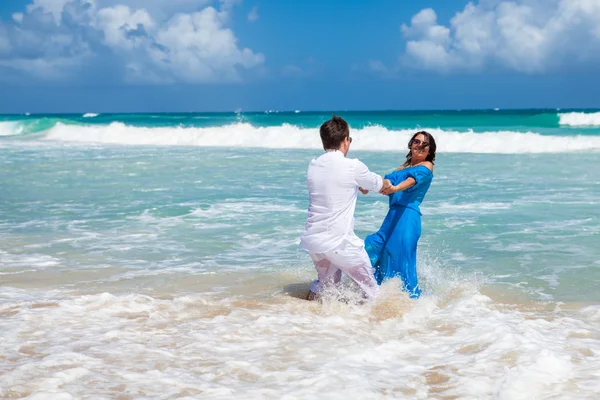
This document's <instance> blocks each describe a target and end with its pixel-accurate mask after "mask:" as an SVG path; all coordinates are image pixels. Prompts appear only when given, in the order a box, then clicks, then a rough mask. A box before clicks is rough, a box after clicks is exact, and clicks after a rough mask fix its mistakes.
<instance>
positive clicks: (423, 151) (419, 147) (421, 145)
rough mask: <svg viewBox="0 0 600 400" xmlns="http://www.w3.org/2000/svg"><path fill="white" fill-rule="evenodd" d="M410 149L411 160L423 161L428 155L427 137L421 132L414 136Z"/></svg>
mask: <svg viewBox="0 0 600 400" xmlns="http://www.w3.org/2000/svg"><path fill="white" fill-rule="evenodd" d="M410 151H411V153H412V159H413V161H417V162H422V161H425V159H426V158H427V156H428V155H429V142H427V137H426V136H425V135H423V134H422V133H419V134H418V135H417V136H415V138H414V139H413V142H412V145H411V146H410Z"/></svg>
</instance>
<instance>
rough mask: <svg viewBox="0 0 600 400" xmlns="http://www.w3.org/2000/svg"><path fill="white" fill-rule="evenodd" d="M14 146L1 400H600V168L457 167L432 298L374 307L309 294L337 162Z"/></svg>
mask: <svg viewBox="0 0 600 400" xmlns="http://www.w3.org/2000/svg"><path fill="white" fill-rule="evenodd" d="M2 143H3V145H2V146H3V148H2V152H0V182H1V186H2V194H1V195H0V235H1V237H2V241H1V244H0V282H1V286H0V332H2V339H3V340H2V341H0V395H1V396H0V397H3V398H29V399H63V398H64V399H70V398H93V399H99V398H106V399H115V398H119V399H128V398H132V399H170V398H190V399H191V398H199V397H201V398H231V397H234V396H235V397H243V398H285V396H288V398H308V397H318V398H341V397H350V398H385V397H386V396H387V397H390V398H395V397H398V398H409V399H412V398H414V399H419V398H427V397H429V398H445V399H452V398H460V399H470V398H472V399H476V398H477V399H480V398H497V399H531V398H569V399H594V398H598V397H599V396H600V384H599V383H598V382H600V379H599V378H600V373H599V372H598V371H600V305H599V304H600V295H599V293H600V290H599V289H600V279H599V278H600V272H599V271H600V269H599V266H600V246H598V243H600V240H599V239H600V214H599V212H598V211H597V210H598V205H599V204H600V179H598V175H597V174H596V171H598V169H599V168H600V159H599V158H598V154H597V153H594V152H568V153H567V152H566V153H550V154H476V153H470V154H464V153H445V152H440V153H438V159H437V162H436V169H435V178H434V181H433V183H432V186H431V189H430V192H429V193H428V195H427V197H426V199H425V202H424V204H423V207H422V211H423V214H424V216H423V235H422V237H421V240H420V243H419V256H418V257H419V261H418V269H419V276H420V279H421V282H422V285H423V287H424V296H423V297H422V298H421V299H419V300H417V301H412V300H409V299H408V297H407V296H406V295H405V294H404V293H402V292H400V291H399V290H398V282H393V281H392V282H389V283H388V284H386V286H385V287H384V291H383V294H382V296H380V298H379V299H378V300H377V301H376V302H374V303H372V304H358V303H357V301H356V296H355V293H354V292H353V290H352V288H351V286H350V285H349V284H348V283H346V285H345V286H344V288H343V289H342V290H341V293H329V294H328V295H327V296H325V298H324V299H323V301H322V302H313V303H310V302H306V301H304V300H302V297H303V296H304V295H305V294H306V290H307V288H308V285H309V283H310V281H311V280H312V279H313V278H314V271H313V267H312V266H311V264H310V260H309V257H308V256H307V254H305V253H304V252H302V251H301V250H300V249H299V248H298V241H299V235H300V234H301V232H302V230H303V226H304V221H305V218H306V208H307V206H308V204H307V195H306V187H305V182H304V179H305V171H306V167H307V165H308V162H309V161H310V159H311V158H313V157H314V156H316V155H318V154H319V151H318V150H302V149H251V148H233V149H225V148H208V147H186V146H166V147H165V146H110V145H106V144H67V143H64V142H55V141H38V140H34V141H26V142H23V141H19V140H9V141H4V142H2ZM350 156H353V157H360V158H361V160H363V161H364V162H365V163H367V165H369V166H370V168H371V169H372V170H374V171H376V172H378V173H381V174H384V173H386V172H389V171H390V170H392V169H393V168H395V167H396V166H397V165H398V164H399V163H400V162H401V158H402V153H401V152H400V153H399V152H376V151H354V152H352V153H351V154H350ZM386 209H387V204H386V199H385V198H384V197H382V196H379V195H375V194H370V195H367V196H361V197H360V199H359V203H358V206H357V214H356V231H357V233H358V234H359V236H361V237H364V236H365V235H367V234H368V233H371V232H373V231H374V230H376V229H377V228H378V227H379V224H380V223H381V221H382V219H383V216H384V215H385V213H386ZM340 300H342V301H340Z"/></svg>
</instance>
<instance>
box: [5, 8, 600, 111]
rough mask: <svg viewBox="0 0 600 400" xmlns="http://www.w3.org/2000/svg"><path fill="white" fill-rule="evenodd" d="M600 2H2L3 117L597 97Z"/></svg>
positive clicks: (560, 101)
mask: <svg viewBox="0 0 600 400" xmlns="http://www.w3.org/2000/svg"><path fill="white" fill-rule="evenodd" d="M599 73H600V0H512V1H503V0H479V1H473V2H466V1H464V0H430V1H422V0H415V1H412V2H408V1H400V0H371V1H366V0H365V1H342V0H338V1H334V0H321V1H316V0H303V1H300V0H297V1H291V0H217V1H211V0H2V2H0V113H24V112H32V113H61V112H62V113H67V112H161V111H164V112H175V111H182V112H193V111H195V112H202V111H234V110H243V111H263V110H297V109H299V110H304V111H308V110H373V109H378V110H411V109H466V108H555V107H560V108H600V78H599V76H600V74H599Z"/></svg>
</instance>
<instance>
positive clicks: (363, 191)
mask: <svg viewBox="0 0 600 400" xmlns="http://www.w3.org/2000/svg"><path fill="white" fill-rule="evenodd" d="M358 190H360V192H361V193H362V194H368V193H369V191H368V190H366V189H363V188H361V187H360V186H359V187H358Z"/></svg>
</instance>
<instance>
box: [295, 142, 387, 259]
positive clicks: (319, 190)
mask: <svg viewBox="0 0 600 400" xmlns="http://www.w3.org/2000/svg"><path fill="white" fill-rule="evenodd" d="M307 184H308V193H309V198H310V206H309V209H308V219H307V221H306V232H305V233H304V235H302V238H301V241H300V246H301V247H302V248H303V249H305V250H308V251H309V252H311V253H325V252H327V251H330V250H332V249H333V248H335V247H336V246H338V245H339V244H340V243H341V242H342V241H343V240H344V239H348V240H350V241H352V242H354V243H356V241H358V242H359V244H360V243H362V241H360V239H359V238H358V237H356V235H355V234H354V210H355V208H356V197H357V194H358V186H359V185H361V186H363V187H365V188H366V189H368V190H379V189H381V178H380V177H379V176H378V175H376V174H374V173H372V172H369V170H368V168H367V167H366V166H365V165H364V164H363V163H362V162H360V161H359V160H357V159H349V158H346V157H344V154H343V153H342V152H340V151H328V152H326V153H325V154H323V155H322V156H320V157H319V158H317V159H315V160H312V161H311V163H310V165H309V167H308V173H307Z"/></svg>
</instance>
